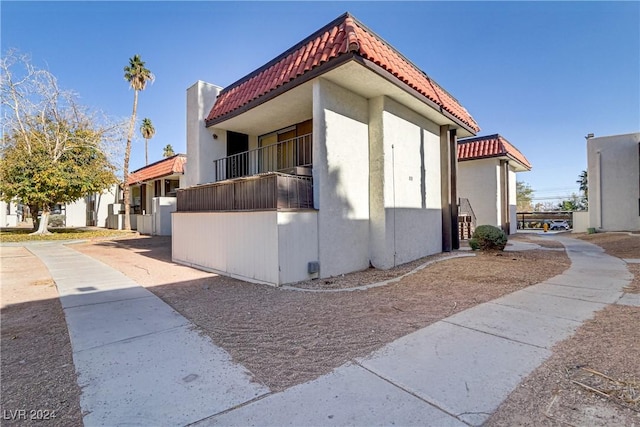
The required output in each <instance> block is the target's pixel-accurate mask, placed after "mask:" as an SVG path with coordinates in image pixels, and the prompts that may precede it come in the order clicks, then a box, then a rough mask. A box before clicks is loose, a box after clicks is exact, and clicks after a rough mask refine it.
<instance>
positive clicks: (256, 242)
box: [172, 210, 318, 285]
mask: <svg viewBox="0 0 640 427" xmlns="http://www.w3.org/2000/svg"><path fill="white" fill-rule="evenodd" d="M317 224H318V220H317V212H315V211H299V212H282V211H280V212H279V211H275V210H274V211H256V212H177V213H174V214H173V236H174V238H173V239H172V260H173V261H174V262H177V263H180V264H185V265H189V266H193V267H197V268H200V269H204V270H208V271H213V272H217V273H223V274H225V275H228V276H232V277H236V278H238V279H242V280H246V281H250V282H257V283H267V284H272V285H278V284H283V283H291V282H297V281H301V280H306V279H309V278H313V277H314V275H311V274H309V273H308V269H307V263H308V262H310V261H317V259H318V227H317ZM178 236H179V237H178ZM176 237H178V238H176Z"/></svg>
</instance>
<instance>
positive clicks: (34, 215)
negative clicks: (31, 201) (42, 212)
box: [29, 205, 40, 233]
mask: <svg viewBox="0 0 640 427" xmlns="http://www.w3.org/2000/svg"><path fill="white" fill-rule="evenodd" d="M39 209H40V208H39V207H38V205H29V215H31V222H32V224H33V227H32V229H33V232H34V233H35V232H36V231H38V228H39V227H40V220H38V210H39Z"/></svg>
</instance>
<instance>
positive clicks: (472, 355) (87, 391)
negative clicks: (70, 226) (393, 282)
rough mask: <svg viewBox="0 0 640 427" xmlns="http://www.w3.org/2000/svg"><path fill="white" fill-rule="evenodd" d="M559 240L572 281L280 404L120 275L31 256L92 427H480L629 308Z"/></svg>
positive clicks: (607, 268) (617, 269)
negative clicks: (56, 313) (566, 350)
mask: <svg viewBox="0 0 640 427" xmlns="http://www.w3.org/2000/svg"><path fill="white" fill-rule="evenodd" d="M554 239H557V240H559V241H561V242H562V243H563V244H564V245H565V247H566V248H567V253H568V255H569V257H570V258H571V261H572V265H571V268H569V269H568V270H567V271H566V272H565V273H564V274H561V275H559V276H556V277H554V278H551V279H549V280H547V281H546V282H543V283H540V284H538V285H534V286H531V287H528V288H526V289H525V290H521V291H518V292H515V293H512V294H510V295H507V296H504V297H502V298H499V299H496V300H494V301H491V302H489V303H485V304H481V305H478V306H476V307H473V308H471V309H469V310H466V311H463V312H461V313H458V314H456V315H454V316H451V317H449V318H447V319H444V320H442V321H439V322H436V323H434V324H432V325H430V326H428V327H426V328H423V329H421V330H418V331H416V332H414V333H412V334H410V335H407V336H405V337H403V338H400V339H398V340H396V341H394V342H392V343H390V344H388V345H387V346H385V347H384V348H382V349H381V350H379V351H377V352H375V353H373V354H371V355H370V356H369V357H366V358H362V359H357V360H353V361H351V362H350V363H347V364H345V365H343V366H341V367H339V368H337V369H335V370H334V371H333V372H332V373H330V374H328V375H325V376H323V377H320V378H318V379H316V380H314V381H311V382H308V383H305V384H301V385H298V386H296V387H292V388H290V389H287V390H285V391H284V392H281V393H275V394H271V393H269V390H268V389H267V388H266V387H264V386H261V385H260V384H256V383H251V382H250V381H249V373H248V372H247V371H246V370H245V369H244V368H243V367H241V366H238V365H235V364H233V363H232V361H231V360H230V357H229V355H228V354H227V353H226V352H225V351H224V350H222V349H220V348H218V347H216V346H215V345H214V344H213V343H212V342H211V341H210V340H209V339H208V338H206V337H204V336H203V335H201V334H199V333H198V332H197V330H196V328H195V327H194V326H193V325H192V324H190V322H189V321H188V320H187V319H185V318H183V317H182V316H180V315H179V314H178V313H176V312H175V311H174V310H173V309H172V308H171V307H169V306H168V305H166V304H165V303H164V302H162V301H161V300H160V299H158V298H157V297H155V296H154V295H153V294H151V293H150V292H148V291H146V290H145V289H144V288H142V287H140V286H138V285H136V284H135V283H134V282H132V281H131V280H130V279H128V278H127V277H125V276H123V275H122V274H120V273H119V272H117V271H115V270H113V269H111V268H110V267H107V266H106V265H104V264H102V263H100V262H98V261H95V260H93V259H92V258H89V257H87V256H85V255H82V254H80V253H78V252H76V251H74V250H72V249H70V248H67V247H64V246H62V245H59V244H42V245H30V246H28V248H29V249H30V250H31V251H32V252H33V253H34V254H35V255H37V256H38V257H39V258H40V259H42V260H43V261H44V263H45V264H46V265H47V267H48V268H49V270H50V271H51V274H52V276H53V278H54V280H55V281H56V284H57V286H58V291H59V293H60V298H61V300H62V305H63V307H64V310H65V315H66V317H67V322H68V325H69V331H70V335H71V343H72V346H73V353H74V354H73V357H74V363H75V365H76V371H77V372H78V374H79V378H78V382H79V384H80V386H81V387H82V389H83V393H82V397H81V406H82V409H83V411H84V412H85V413H86V415H85V417H84V422H85V425H87V426H92V425H118V424H120V425H122V424H127V425H187V424H190V423H194V425H242V426H245V425H260V426H272V425H273V426H281V425H294V426H298V425H323V426H324V425H336V426H341V425H366V426H373V425H391V424H395V425H421V426H424V425H432V426H464V425H480V424H482V423H483V422H484V421H485V420H486V419H487V418H488V417H489V416H490V414H491V413H492V412H493V411H494V410H495V409H496V408H497V407H498V406H499V405H500V403H501V402H502V401H503V400H504V399H505V398H506V397H507V396H508V394H509V393H510V392H511V391H512V390H513V389H514V388H515V387H516V386H517V385H518V383H519V382H520V381H521V380H522V379H523V378H524V377H525V376H526V375H528V374H529V373H530V372H531V371H533V370H534V369H535V368H536V367H537V366H539V365H540V364H541V363H542V362H543V361H544V360H545V359H546V358H547V357H549V356H550V354H551V352H550V348H551V347H552V346H553V345H554V344H555V343H556V342H558V341H560V340H563V339H565V338H567V337H569V336H571V335H572V334H573V332H574V331H575V330H576V329H577V328H578V327H579V326H580V324H581V323H582V322H584V321H585V320H587V319H589V318H591V317H592V316H593V314H594V312H595V311H597V310H600V309H602V308H604V307H605V306H606V305H607V304H611V303H614V302H622V301H624V300H625V299H624V298H623V296H624V295H623V292H622V288H623V287H624V286H626V285H627V284H628V283H629V282H630V280H631V279H632V276H631V274H630V273H629V272H628V270H627V268H626V264H625V263H624V262H623V261H621V260H620V259H618V258H614V257H611V256H608V255H606V254H605V253H604V252H603V250H602V249H600V248H599V247H597V246H595V245H592V244H590V243H587V242H583V241H579V240H575V239H570V238H564V237H555V236H554ZM198 420H199V421H198Z"/></svg>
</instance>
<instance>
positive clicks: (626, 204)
mask: <svg viewBox="0 0 640 427" xmlns="http://www.w3.org/2000/svg"><path fill="white" fill-rule="evenodd" d="M639 143H640V132H638V133H631V134H625V135H613V136H604V137H597V138H589V139H588V140H587V162H588V169H587V173H588V177H589V223H590V227H593V228H598V229H601V230H604V231H623V230H629V231H636V230H640V212H639V209H640V207H639V206H638V205H639V204H640V189H639V188H638V187H639V184H638V181H639V177H640V165H639V163H640V155H639V150H640V148H639V146H638V144H639Z"/></svg>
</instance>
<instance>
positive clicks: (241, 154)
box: [172, 14, 478, 285]
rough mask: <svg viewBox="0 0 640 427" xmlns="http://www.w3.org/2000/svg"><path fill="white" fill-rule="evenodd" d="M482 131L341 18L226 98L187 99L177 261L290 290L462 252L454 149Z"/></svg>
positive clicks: (193, 95)
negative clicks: (307, 283)
mask: <svg viewBox="0 0 640 427" xmlns="http://www.w3.org/2000/svg"><path fill="white" fill-rule="evenodd" d="M477 131H478V126H477V124H476V122H475V121H474V119H473V118H472V117H471V116H470V115H469V113H468V112H467V111H466V110H465V109H464V108H463V107H462V106H461V105H460V104H459V103H458V101H457V100H455V99H454V98H453V97H452V96H451V95H450V94H449V93H447V92H446V91H445V90H444V89H442V88H441V87H440V86H439V85H438V84H437V83H436V82H434V81H433V80H432V79H431V78H429V77H428V76H427V75H426V74H424V73H423V72H422V71H420V70H419V68H418V67H416V66H415V65H413V64H412V63H411V62H409V61H408V60H407V59H406V58H405V57H404V56H402V55H401V54H400V53H399V52H398V51H396V50H395V49H393V48H392V47H391V46H389V45H388V44H387V43H385V42H384V41H383V40H382V39H381V38H380V37H378V36H377V35H376V34H375V33H373V32H372V31H370V30H369V29H367V28H366V27H365V26H364V25H362V24H361V23H360V22H358V21H357V20H356V19H355V18H353V17H352V16H351V15H349V14H344V15H342V16H340V17H339V18H337V19H336V20H334V21H333V22H331V23H329V24H328V25H326V26H325V27H323V28H321V29H320V30H318V31H317V32H315V33H314V34H312V35H311V36H309V37H308V38H306V39H304V40H303V41H301V42H300V43H298V44H296V45H295V46H293V47H292V48H290V49H288V50H287V51H286V52H284V53H283V54H282V55H280V56H278V57H276V58H275V59H273V60H272V61H270V62H269V63H267V64H265V65H264V66H262V67H260V68H259V69H257V70H255V71H254V72H252V73H250V74H249V75H247V76H245V77H243V78H241V79H240V80H238V81H237V82H235V83H233V84H231V85H230V86H229V87H227V88H224V89H222V88H220V87H218V86H215V85H212V84H208V83H204V82H201V81H199V82H197V83H196V84H194V85H193V86H192V87H190V88H189V89H188V90H187V158H188V163H187V167H186V171H185V178H186V183H187V185H188V186H189V188H186V189H181V190H178V209H177V212H176V213H174V214H173V239H172V244H173V248H172V251H173V252H172V257H173V260H174V261H175V262H179V263H183V264H187V265H192V266H196V267H199V268H203V269H206V270H211V271H216V272H221V273H223V274H227V275H231V276H235V277H239V278H241V279H244V280H250V281H255V282H261V283H269V284H274V285H279V284H283V283H290V282H295V281H300V280H305V279H308V278H313V277H330V276H335V275H339V274H343V273H348V272H352V271H357V270H362V269H366V268H368V267H369V266H370V265H373V266H374V267H377V268H383V269H386V268H390V267H393V266H395V265H398V264H402V263H406V262H409V261H412V260H415V259H418V258H421V257H423V256H426V255H430V254H434V253H437V252H441V251H442V250H443V249H444V250H451V248H452V247H453V248H455V247H456V245H457V227H456V221H457V212H456V201H457V194H456V192H455V185H452V182H454V181H455V169H456V140H457V137H458V136H462V137H465V136H472V135H474V134H475V133H476V132H477Z"/></svg>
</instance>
